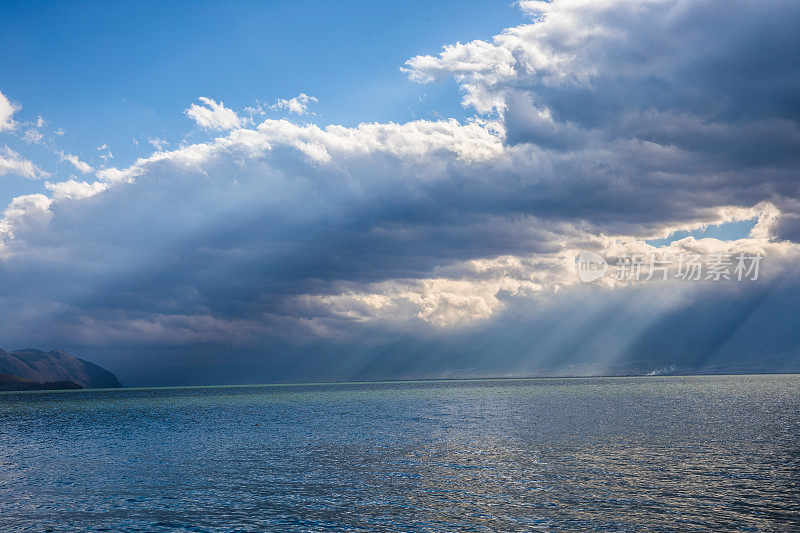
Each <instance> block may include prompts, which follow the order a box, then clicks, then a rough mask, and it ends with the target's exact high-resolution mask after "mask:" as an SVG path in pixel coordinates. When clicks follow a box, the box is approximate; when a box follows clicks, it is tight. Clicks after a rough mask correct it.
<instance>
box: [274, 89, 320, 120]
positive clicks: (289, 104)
mask: <svg viewBox="0 0 800 533" xmlns="http://www.w3.org/2000/svg"><path fill="white" fill-rule="evenodd" d="M316 102H319V100H317V99H316V98H314V97H313V96H308V95H307V94H306V93H300V94H299V95H297V96H295V97H294V98H290V99H289V100H286V99H283V98H281V99H278V100H276V101H275V103H274V104H273V105H272V106H271V107H272V109H285V110H287V111H288V112H289V113H294V114H296V115H305V114H306V113H307V112H308V104H310V103H316Z"/></svg>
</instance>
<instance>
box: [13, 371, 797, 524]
mask: <svg viewBox="0 0 800 533" xmlns="http://www.w3.org/2000/svg"><path fill="white" fill-rule="evenodd" d="M799 502H800V376H798V375H753V376H689V377H631V378H585V379H584V378H570V379H525V380H522V379H520V380H516V379H513V380H476V381H426V382H385V383H340V384H309V385H268V386H253V387H250V386H248V387H188V388H157V389H117V390H84V391H59V392H26V393H3V394H0V530H2V531H86V530H99V531H130V532H133V531H137V532H139V531H153V532H160V531H191V532H202V531H326V530H331V529H346V530H349V531H374V530H384V531H493V530H500V531H516V530H519V531H526V530H532V529H540V530H545V531H547V530H553V531H563V530H569V529H573V530H584V529H592V530H607V531H621V530H640V529H658V530H675V531H678V530H681V531H683V530H687V529H696V530H702V529H729V530H733V529H738V530H745V531H766V530H787V529H800V503H799Z"/></svg>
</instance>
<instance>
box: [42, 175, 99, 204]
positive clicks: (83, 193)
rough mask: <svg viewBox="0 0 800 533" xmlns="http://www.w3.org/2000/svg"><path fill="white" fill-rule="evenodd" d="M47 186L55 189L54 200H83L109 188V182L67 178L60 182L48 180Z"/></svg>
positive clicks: (52, 189)
mask: <svg viewBox="0 0 800 533" xmlns="http://www.w3.org/2000/svg"><path fill="white" fill-rule="evenodd" d="M45 187H46V188H47V189H49V190H51V191H53V198H52V199H53V201H54V202H60V201H62V200H82V199H84V198H89V197H91V196H94V195H95V194H97V193H99V192H102V191H104V190H106V189H107V188H108V184H107V183H103V182H99V181H96V182H94V183H87V182H85V181H75V180H67V181H61V182H58V183H50V182H47V183H46V184H45Z"/></svg>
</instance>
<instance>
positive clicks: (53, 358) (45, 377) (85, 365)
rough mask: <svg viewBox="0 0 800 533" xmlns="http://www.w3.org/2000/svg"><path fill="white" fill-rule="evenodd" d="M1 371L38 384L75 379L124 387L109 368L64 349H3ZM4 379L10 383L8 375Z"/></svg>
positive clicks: (93, 386)
mask: <svg viewBox="0 0 800 533" xmlns="http://www.w3.org/2000/svg"><path fill="white" fill-rule="evenodd" d="M0 374H6V375H8V376H9V377H11V378H14V377H16V378H23V379H24V380H30V381H31V382H35V383H39V384H44V383H47V382H72V383H73V384H77V385H80V386H81V387H85V388H87V389H100V388H116V387H121V386H122V384H121V383H120V382H119V380H117V377H116V376H115V375H114V374H112V373H111V372H109V371H108V370H106V369H104V368H102V367H100V366H98V365H96V364H94V363H90V362H89V361H84V360H83V359H78V358H77V357H73V356H71V355H69V354H68V353H66V352H64V351H62V350H52V351H50V352H43V351H41V350H34V349H26V350H16V351H13V352H7V351H5V350H2V349H0ZM5 382H8V383H10V381H9V380H8V378H6V380H5ZM62 388H63V387H62ZM73 388H74V387H73Z"/></svg>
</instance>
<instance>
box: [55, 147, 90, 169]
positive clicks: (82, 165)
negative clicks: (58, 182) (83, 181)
mask: <svg viewBox="0 0 800 533" xmlns="http://www.w3.org/2000/svg"><path fill="white" fill-rule="evenodd" d="M59 156H60V157H61V160H62V161H66V162H67V163H69V164H71V165H72V166H73V167H75V170H77V171H79V172H81V173H82V174H88V173H89V172H92V171H93V170H94V168H93V167H92V165H90V164H89V163H87V162H85V161H81V160H80V159H79V158H78V156H76V155H73V154H65V153H64V152H59Z"/></svg>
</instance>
